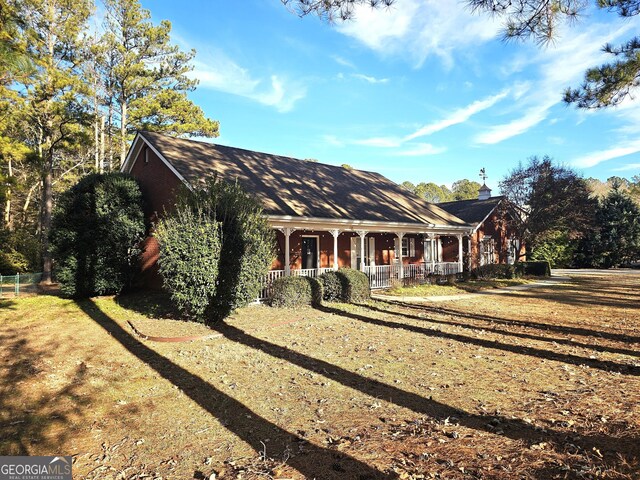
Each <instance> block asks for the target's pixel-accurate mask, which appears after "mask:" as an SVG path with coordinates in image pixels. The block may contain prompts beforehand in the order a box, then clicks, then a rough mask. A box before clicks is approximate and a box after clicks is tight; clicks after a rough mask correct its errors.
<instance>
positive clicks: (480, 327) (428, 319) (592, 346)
mask: <svg viewBox="0 0 640 480" xmlns="http://www.w3.org/2000/svg"><path fill="white" fill-rule="evenodd" d="M358 306H360V307H362V308H366V309H368V310H372V311H375V312H380V313H386V314H391V315H398V316H401V317H404V318H409V319H411V320H419V321H422V322H429V323H437V324H439V325H449V326H453V327H462V328H468V329H475V330H484V331H487V332H493V333H497V334H498V335H505V336H510V337H517V338H526V339H530V340H537V341H541V342H553V343H557V344H561V345H568V346H572V347H580V348H586V349H589V350H595V351H597V352H603V353H618V354H621V355H630V356H633V357H640V352H639V351H637V350H628V349H624V348H617V347H608V346H602V345H596V344H592V343H580V342H576V341H575V340H568V339H566V338H554V337H542V336H539V335H533V334H530V333H521V332H512V331H510V330H505V329H502V328H496V327H491V326H483V325H474V324H472V323H462V322H455V321H448V320H436V319H434V318H431V317H426V316H424V317H421V316H419V315H411V314H408V313H403V312H398V311H397V310H388V309H384V308H379V307H376V306H374V305H371V304H366V303H359V304H358ZM514 326H516V325H514ZM585 360H586V359H585ZM590 360H592V359H590Z"/></svg>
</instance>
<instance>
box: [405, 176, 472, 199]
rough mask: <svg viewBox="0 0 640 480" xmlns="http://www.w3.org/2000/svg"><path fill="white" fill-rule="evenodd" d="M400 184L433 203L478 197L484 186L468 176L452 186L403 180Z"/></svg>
mask: <svg viewBox="0 0 640 480" xmlns="http://www.w3.org/2000/svg"><path fill="white" fill-rule="evenodd" d="M400 185H401V186H402V187H403V188H405V189H406V190H409V191H410V192H412V193H415V194H416V195H417V196H419V197H420V198H423V199H424V200H426V201H427V202H431V203H441V202H452V201H456V200H472V199H475V198H478V190H479V189H480V187H481V186H482V185H480V184H479V183H478V182H474V181H473V180H468V179H466V178H463V179H462V180H457V181H455V182H453V185H451V188H449V187H447V186H446V185H438V184H436V183H433V182H428V183H427V182H420V183H418V184H417V185H414V184H413V183H411V182H408V181H407V182H402V183H401V184H400Z"/></svg>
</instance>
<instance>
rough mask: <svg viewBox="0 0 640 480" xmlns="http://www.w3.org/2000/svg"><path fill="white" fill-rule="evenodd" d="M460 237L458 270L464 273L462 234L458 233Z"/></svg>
mask: <svg viewBox="0 0 640 480" xmlns="http://www.w3.org/2000/svg"><path fill="white" fill-rule="evenodd" d="M456 236H457V237H458V271H459V272H461V273H462V270H463V266H462V235H456Z"/></svg>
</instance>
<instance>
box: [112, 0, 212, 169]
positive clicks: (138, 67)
mask: <svg viewBox="0 0 640 480" xmlns="http://www.w3.org/2000/svg"><path fill="white" fill-rule="evenodd" d="M105 6H106V25H105V31H106V33H105V35H104V37H103V44H104V46H105V49H106V51H107V52H109V55H107V56H106V57H105V64H104V68H103V70H104V71H105V72H107V73H108V76H107V77H106V78H105V84H106V93H107V98H108V100H107V102H109V105H113V104H115V107H116V111H117V113H118V116H119V127H120V128H119V137H118V143H119V152H118V153H119V157H120V158H119V161H120V164H122V162H124V159H125V156H126V153H127V148H128V142H129V140H130V138H131V135H132V134H133V133H134V132H135V131H136V130H153V131H162V132H167V133H170V134H173V135H197V136H203V137H216V136H218V127H219V125H218V122H217V121H214V120H211V119H209V118H207V117H206V116H205V115H204V112H203V111H202V110H201V109H200V107H198V106H197V105H195V104H194V103H193V102H191V100H189V98H188V97H187V94H188V92H190V91H192V90H193V89H195V87H196V85H197V83H198V81H197V80H195V79H193V78H190V77H189V76H188V74H189V72H191V71H192V70H193V66H192V65H191V63H190V62H191V60H192V59H193V57H194V55H195V51H194V50H191V51H190V52H182V51H181V50H180V48H179V47H178V46H176V45H172V44H171V37H170V33H171V23H170V22H168V21H166V20H164V21H162V22H160V25H157V26H155V25H153V24H152V23H151V21H150V17H151V15H150V13H149V11H147V10H144V9H143V8H141V6H140V3H139V1H138V0H105ZM111 102H113V104H112V103H111ZM110 117H111V115H110ZM110 120H111V119H110ZM109 126H111V121H110V122H109Z"/></svg>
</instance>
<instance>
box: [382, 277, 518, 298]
mask: <svg viewBox="0 0 640 480" xmlns="http://www.w3.org/2000/svg"><path fill="white" fill-rule="evenodd" d="M530 282H531V280H528V279H525V278H511V279H495V280H468V281H465V282H458V283H456V284H455V285H436V284H433V285H428V284H423V285H412V286H407V287H400V286H398V287H393V288H389V289H386V290H382V291H381V292H380V293H383V294H384V295H393V296H397V297H440V296H444V295H460V294H464V293H475V292H480V291H482V290H488V289H491V288H504V287H513V286H516V285H524V284H525V283H530Z"/></svg>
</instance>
